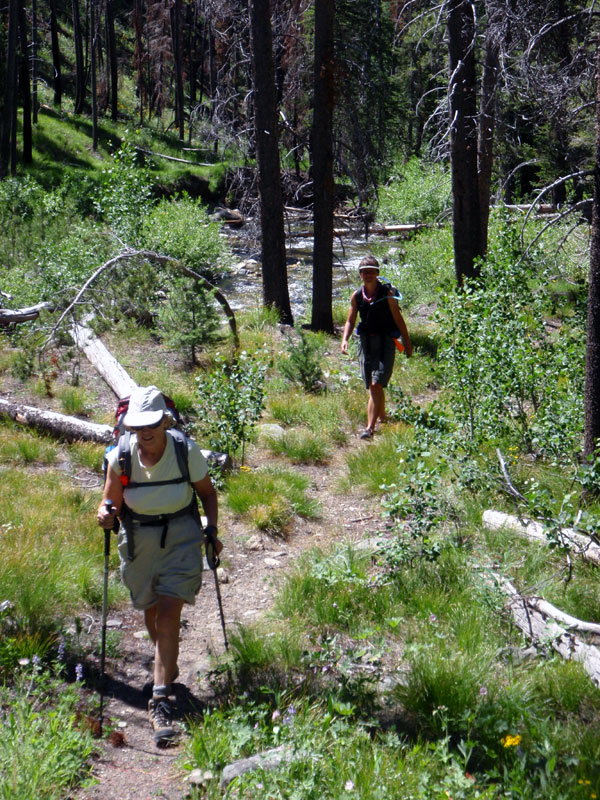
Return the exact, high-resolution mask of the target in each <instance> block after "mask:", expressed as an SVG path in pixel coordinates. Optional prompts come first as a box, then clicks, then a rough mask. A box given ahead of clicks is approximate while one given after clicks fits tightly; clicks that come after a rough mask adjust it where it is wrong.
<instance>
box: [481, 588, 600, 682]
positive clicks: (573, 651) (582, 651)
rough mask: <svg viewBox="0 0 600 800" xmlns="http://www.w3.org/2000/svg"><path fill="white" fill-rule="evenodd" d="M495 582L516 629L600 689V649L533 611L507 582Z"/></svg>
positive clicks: (531, 606) (536, 610)
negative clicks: (573, 665) (583, 673)
mask: <svg viewBox="0 0 600 800" xmlns="http://www.w3.org/2000/svg"><path fill="white" fill-rule="evenodd" d="M494 579H495V581H496V583H497V584H498V586H499V587H500V589H501V590H502V591H503V592H504V593H505V594H506V595H508V598H509V600H508V603H507V608H508V610H509V611H510V614H511V616H512V619H513V622H514V623H515V625H516V626H517V628H519V630H520V631H521V632H522V633H523V634H524V635H525V636H527V637H529V638H530V639H531V640H532V641H533V642H535V643H536V644H538V645H550V647H552V649H553V650H555V651H556V652H557V653H559V655H561V656H562V657H563V658H564V659H566V660H567V661H577V662H579V663H580V664H581V665H582V667H583V669H584V670H585V671H586V672H587V674H588V675H589V677H590V678H591V679H592V681H593V682H594V684H595V685H596V686H600V650H598V648H597V647H594V646H593V645H589V644H586V643H585V642H583V641H582V640H581V639H579V638H577V637H576V636H574V635H573V634H572V633H569V631H568V630H566V628H564V627H563V626H562V625H559V624H558V622H556V620H554V619H552V617H549V616H547V615H546V614H545V613H543V612H542V611H540V610H539V609H538V608H536V607H535V604H532V603H530V602H529V598H527V597H522V596H521V595H520V594H519V592H518V591H517V590H516V589H515V587H514V586H513V585H512V584H511V583H509V581H507V580H505V579H504V578H501V577H500V576H499V575H494ZM536 599H537V598H536ZM546 610H547V608H546Z"/></svg>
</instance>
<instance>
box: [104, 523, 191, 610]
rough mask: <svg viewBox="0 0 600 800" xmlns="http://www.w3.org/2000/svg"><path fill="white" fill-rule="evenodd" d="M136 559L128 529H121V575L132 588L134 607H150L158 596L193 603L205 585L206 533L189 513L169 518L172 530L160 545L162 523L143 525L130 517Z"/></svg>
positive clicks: (128, 586) (130, 591)
mask: <svg viewBox="0 0 600 800" xmlns="http://www.w3.org/2000/svg"><path fill="white" fill-rule="evenodd" d="M130 524H131V525H132V528H133V541H134V548H135V549H134V554H135V557H134V559H133V561H129V559H128V558H127V535H128V531H127V530H126V529H124V528H123V525H121V528H120V530H119V556H120V559H121V578H122V580H123V583H124V584H125V586H126V587H127V588H128V589H129V593H130V595H131V602H132V603H133V607H134V608H138V609H140V610H143V609H146V608H150V607H151V606H153V605H154V604H155V603H156V602H157V601H158V595H159V594H160V595H167V596H168V597H177V598H179V599H180V600H183V601H184V602H185V603H188V604H189V605H192V606H193V605H194V603H195V601H196V595H197V594H198V592H199V591H200V587H201V586H202V564H203V551H202V547H203V542H204V536H203V534H202V529H201V528H200V526H199V524H198V522H197V521H196V520H195V519H194V518H193V517H192V516H191V514H190V515H186V516H183V517H175V519H172V520H170V521H169V529H168V532H167V536H166V539H165V542H164V547H161V546H160V542H161V537H162V534H163V525H162V524H158V525H143V526H140V523H139V522H137V521H136V520H131V522H130Z"/></svg>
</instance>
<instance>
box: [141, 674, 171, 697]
mask: <svg viewBox="0 0 600 800" xmlns="http://www.w3.org/2000/svg"><path fill="white" fill-rule="evenodd" d="M178 677H179V667H175V674H174V675H173V681H172V682H171V684H170V685H169V688H170V687H171V686H172V685H173V683H175V681H176V680H177V678H178ZM153 689H154V681H146V683H145V684H144V685H143V686H142V695H143V696H144V697H152V690H153Z"/></svg>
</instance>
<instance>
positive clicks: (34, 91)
mask: <svg viewBox="0 0 600 800" xmlns="http://www.w3.org/2000/svg"><path fill="white" fill-rule="evenodd" d="M37 23H38V16H37V0H31V113H32V119H33V124H34V125H37V121H38V64H37V59H38V30H37V27H38V25H37Z"/></svg>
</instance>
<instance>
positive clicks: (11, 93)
mask: <svg viewBox="0 0 600 800" xmlns="http://www.w3.org/2000/svg"><path fill="white" fill-rule="evenodd" d="M18 27H19V0H10V2H9V6H8V36H7V43H6V69H5V73H4V79H5V84H4V108H3V113H2V135H1V137H0V180H2V178H5V177H6V176H7V175H8V172H9V169H10V170H11V171H12V170H13V161H14V156H13V153H14V147H13V143H14V142H16V117H17V113H16V112H17V31H18ZM14 166H15V167H16V164H15V165H14Z"/></svg>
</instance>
